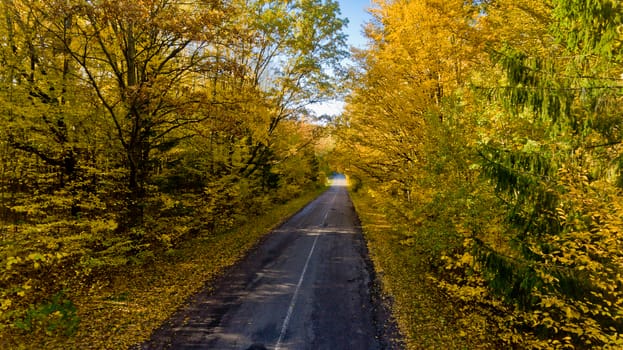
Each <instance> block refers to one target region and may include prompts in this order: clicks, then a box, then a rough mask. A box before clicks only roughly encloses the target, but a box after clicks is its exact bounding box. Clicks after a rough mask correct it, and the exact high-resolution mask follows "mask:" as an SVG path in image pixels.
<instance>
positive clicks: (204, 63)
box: [0, 0, 623, 349]
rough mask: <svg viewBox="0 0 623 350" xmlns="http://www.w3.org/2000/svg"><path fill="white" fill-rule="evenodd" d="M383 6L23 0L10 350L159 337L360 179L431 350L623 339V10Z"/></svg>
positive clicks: (4, 333) (1, 324) (7, 323)
mask: <svg viewBox="0 0 623 350" xmlns="http://www.w3.org/2000/svg"><path fill="white" fill-rule="evenodd" d="M369 11H370V14H371V18H372V20H371V21H370V22H369V23H368V24H367V25H366V27H365V29H364V30H365V35H366V37H367V40H368V45H367V47H366V48H365V49H355V48H353V49H351V50H349V48H348V47H347V46H346V38H345V36H344V34H343V30H344V26H345V25H346V24H347V20H346V19H345V18H343V17H342V15H341V13H340V10H339V6H338V3H337V2H336V1H333V0H287V1H282V0H279V1H277V0H230V1H221V0H185V1H178V0H141V1H125V0H94V1H89V0H51V1H39V0H3V1H2V2H1V4H0V17H1V21H0V37H1V39H0V62H1V64H0V111H1V113H0V257H1V259H0V262H1V263H0V348H5V347H8V348H16V349H20V348H31V347H32V346H33V344H36V346H35V348H80V347H81V344H85V342H87V341H88V342H89V343H90V344H91V347H94V348H107V349H109V348H115V349H117V348H118V349H126V348H128V347H129V346H132V345H133V344H136V343H137V342H140V341H142V340H144V339H145V338H146V337H148V336H149V334H150V332H151V331H152V330H153V329H154V328H156V327H157V326H158V325H159V324H160V323H162V322H163V321H164V320H165V319H166V317H167V316H168V315H169V314H170V313H171V312H172V309H173V308H175V307H178V306H179V305H180V304H181V303H182V302H183V301H184V300H185V298H187V297H188V296H189V295H191V294H192V293H193V292H195V291H197V290H198V289H199V288H201V287H202V286H203V284H204V282H205V281H207V280H209V279H210V278H214V276H215V275H218V274H219V273H220V272H222V271H223V269H224V268H225V267H226V266H229V265H231V264H233V263H235V262H236V261H237V259H239V258H240V257H241V256H242V255H244V253H245V252H246V251H248V249H250V248H251V247H252V246H253V245H254V244H255V243H256V242H257V241H258V240H259V239H261V236H262V235H264V234H265V233H266V232H268V231H269V230H270V229H271V228H273V227H274V226H275V225H276V224H278V222H279V221H281V220H282V219H283V218H285V217H287V216H289V215H291V214H292V213H293V212H295V211H297V210H298V209H299V208H300V207H301V206H302V205H304V204H305V203H307V202H308V201H309V200H310V199H312V198H314V196H316V195H317V194H318V193H319V192H320V191H323V190H324V188H325V186H326V184H327V179H328V178H329V177H330V174H331V172H334V171H335V172H340V173H344V174H345V175H346V176H347V178H348V180H349V184H350V187H349V191H350V193H351V196H352V200H353V202H354V204H355V207H356V209H357V212H358V213H359V215H360V217H361V223H362V228H363V231H364V235H365V238H366V242H367V244H368V249H369V251H370V255H371V259H372V262H373V264H374V268H375V270H376V271H377V273H378V278H379V280H380V284H381V286H382V289H383V294H384V295H386V296H387V299H388V300H390V301H391V308H392V313H393V315H394V318H395V319H396V322H397V324H398V328H399V331H400V334H401V336H402V337H403V338H404V344H405V347H406V348H408V349H428V348H449V349H452V348H470V349H473V348H483V349H498V348H518V349H519V348H520V349H590V348H613V349H614V348H620V347H623V337H622V336H621V335H620V333H621V332H623V278H622V277H621V274H622V272H623V116H622V112H623V107H622V105H621V104H620V103H621V101H622V96H623V93H622V92H623V45H622V44H623V4H620V3H619V2H618V1H612V0H590V1H589V0H547V1H541V0H538V1H537V0H481V1H476V0H472V1H464V0H375V1H373V2H372V7H371V8H370V10H369ZM330 99H344V100H345V102H346V105H345V109H344V111H343V113H342V114H341V115H339V116H337V117H326V116H324V117H319V116H316V115H315V114H314V113H313V112H312V111H311V110H310V109H309V106H310V105H312V104H314V103H318V102H322V101H326V100H330Z"/></svg>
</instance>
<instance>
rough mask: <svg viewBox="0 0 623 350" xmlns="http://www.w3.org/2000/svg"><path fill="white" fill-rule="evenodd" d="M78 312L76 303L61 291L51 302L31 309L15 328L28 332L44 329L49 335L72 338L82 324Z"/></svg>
mask: <svg viewBox="0 0 623 350" xmlns="http://www.w3.org/2000/svg"><path fill="white" fill-rule="evenodd" d="M76 311H77V310H76V306H75V305H74V303H73V302H72V301H71V300H69V299H68V298H67V297H66V295H65V292H63V291H60V292H58V293H56V294H54V295H53V296H52V299H51V300H49V301H47V302H44V303H42V304H39V305H37V306H33V307H31V308H30V309H29V310H28V311H27V312H26V315H25V316H24V318H23V319H21V320H18V321H16V322H15V326H16V327H17V328H19V329H21V330H24V331H27V332H34V331H35V330H37V329H42V330H44V331H45V333H46V334H48V335H52V334H54V333H57V332H58V333H63V334H64V335H67V336H71V335H74V334H75V333H76V331H77V329H78V325H79V324H80V318H79V317H78V315H77V314H76Z"/></svg>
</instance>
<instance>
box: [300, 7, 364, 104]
mask: <svg viewBox="0 0 623 350" xmlns="http://www.w3.org/2000/svg"><path fill="white" fill-rule="evenodd" d="M338 3H339V4H340V9H341V12H342V14H341V17H342V18H348V26H347V27H346V29H345V30H344V33H345V34H346V35H347V36H348V37H347V40H348V45H349V46H354V47H358V48H365V46H366V39H365V38H364V36H363V25H364V23H365V22H367V21H368V20H369V18H370V15H369V14H368V12H367V9H368V8H369V7H370V0H338ZM310 109H311V110H312V111H314V113H315V114H316V115H332V116H335V115H338V114H340V113H342V110H343V109H344V102H343V101H328V102H323V103H319V104H316V105H313V106H311V107H310Z"/></svg>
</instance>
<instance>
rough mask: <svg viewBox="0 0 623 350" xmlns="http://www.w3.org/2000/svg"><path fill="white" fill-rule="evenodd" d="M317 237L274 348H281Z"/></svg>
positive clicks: (277, 349)
mask: <svg viewBox="0 0 623 350" xmlns="http://www.w3.org/2000/svg"><path fill="white" fill-rule="evenodd" d="M318 237H320V235H317V236H316V238H315V239H314V244H313V245H312V247H311V249H310V250H309V255H307V261H305V266H304V267H303V272H301V277H300V278H299V283H297V284H296V289H295V290H294V295H292V300H291V301H290V306H289V307H288V313H287V314H286V318H285V319H284V320H283V324H282V325H281V333H279V339H277V344H276V345H275V350H279V349H281V342H282V341H283V337H284V336H285V335H286V331H287V330H288V324H289V323H290V318H291V317H292V312H293V311H294V304H296V298H297V297H298V294H299V290H300V289H301V285H302V284H303V279H304V277H305V272H307V267H308V266H309V261H310V260H311V257H312V254H314V249H315V248H316V243H317V242H318Z"/></svg>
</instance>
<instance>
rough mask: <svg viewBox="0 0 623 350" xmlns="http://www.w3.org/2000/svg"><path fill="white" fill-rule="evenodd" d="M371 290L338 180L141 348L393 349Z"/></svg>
mask: <svg viewBox="0 0 623 350" xmlns="http://www.w3.org/2000/svg"><path fill="white" fill-rule="evenodd" d="M372 285H373V283H371V269H370V264H369V261H368V259H367V250H366V247H365V243H364V241H363V238H362V235H361V231H360V229H359V225H358V219H357V216H356V214H355V211H354V209H353V206H352V203H351V201H350V199H349V197H348V193H347V191H346V187H345V180H344V179H343V178H337V179H335V180H334V183H333V186H332V187H331V188H330V189H329V190H327V191H326V192H325V193H324V194H322V195H321V196H320V197H318V198H317V199H316V200H314V201H313V202H311V203H310V204H309V205H308V206H307V207H305V208H304V209H303V210H302V211H300V212H299V213H298V214H296V215H295V216H293V217H292V218H291V219H290V220H288V221H287V222H286V223H284V224H283V225H282V226H281V227H280V228H279V229H277V230H275V231H274V232H272V233H271V234H270V235H269V236H268V237H267V238H266V239H265V240H264V241H263V242H262V243H261V244H260V245H259V246H258V247H257V248H256V249H254V250H253V251H252V252H251V253H250V254H249V256H247V258H245V259H244V260H243V261H242V262H241V263H240V264H238V265H237V266H236V267H234V268H233V269H232V270H231V271H230V272H229V273H228V274H227V275H226V276H224V277H223V278H222V280H221V281H220V282H218V283H217V286H216V288H215V289H214V290H213V291H212V292H204V293H199V294H198V295H197V296H195V297H194V298H193V300H191V301H190V302H189V304H188V306H187V307H185V308H183V309H181V310H179V311H178V312H177V313H176V315H174V317H173V318H172V319H171V320H170V321H169V322H167V323H165V324H164V325H163V326H162V327H161V328H160V329H158V330H157V331H155V332H154V334H153V335H152V338H151V340H150V341H148V342H146V343H144V344H142V345H141V348H142V349H167V348H170V349H219V350H220V349H223V350H225V349H237V350H244V349H264V348H266V349H276V350H279V349H334V350H340V349H345V350H346V349H370V350H373V349H384V348H394V346H391V345H390V342H389V340H388V339H386V338H387V336H386V335H385V334H386V329H387V328H388V327H387V325H388V320H387V319H386V317H385V315H386V313H385V312H384V311H383V310H384V308H383V307H382V306H380V305H378V304H379V303H378V300H377V299H378V298H377V297H375V294H376V293H374V290H373V289H372V291H371V286H372Z"/></svg>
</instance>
